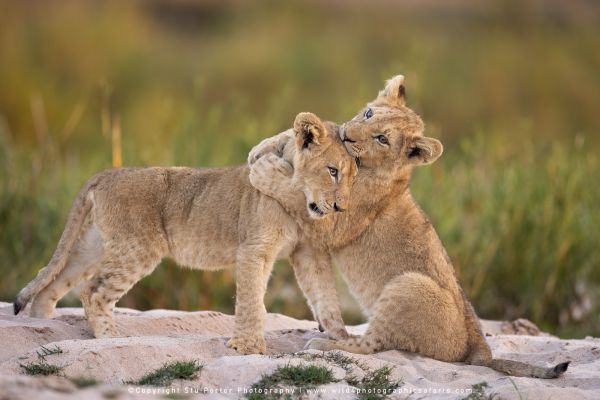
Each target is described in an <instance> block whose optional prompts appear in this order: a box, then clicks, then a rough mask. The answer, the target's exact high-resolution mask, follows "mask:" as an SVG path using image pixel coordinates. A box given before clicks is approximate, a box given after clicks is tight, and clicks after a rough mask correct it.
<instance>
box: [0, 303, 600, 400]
mask: <svg viewBox="0 0 600 400" xmlns="http://www.w3.org/2000/svg"><path fill="white" fill-rule="evenodd" d="M116 316H117V317H116V318H117V321H118V324H119V328H120V329H121V331H122V332H123V334H124V335H126V337H122V338H114V339H93V338H92V335H91V331H90V330H89V328H88V326H87V323H86V320H85V317H84V315H83V311H82V310H81V309H78V308H62V309H59V310H58V312H57V316H56V317H55V318H53V319H50V320H42V319H34V318H28V317H25V316H21V315H19V316H18V317H15V316H13V315H12V305H11V304H9V303H0V399H31V398H44V399H71V398H72V399H81V398H85V399H88V398H89V399H96V398H97V399H104V398H123V399H127V398H140V397H158V398H164V396H165V395H167V394H169V393H178V394H180V395H186V394H187V393H192V394H191V395H190V396H191V398H203V399H205V398H239V397H244V395H245V393H246V391H247V390H248V388H250V387H251V386H252V384H253V383H255V382H257V381H258V380H259V379H261V377H262V376H263V375H265V374H270V373H272V372H273V371H275V370H276V369H277V368H278V367H280V366H283V365H288V364H289V365H296V364H309V363H313V364H319V365H324V366H327V367H328V368H330V369H331V370H332V371H333V373H334V376H335V378H336V379H338V380H339V381H338V382H337V383H330V384H328V385H325V386H321V387H318V388H317V391H316V392H313V393H305V394H304V396H305V397H307V398H331V399H338V398H349V399H350V398H356V393H353V389H352V386H350V385H349V384H348V383H347V380H350V376H354V377H358V378H359V379H360V378H361V377H363V376H366V375H368V374H369V372H372V371H376V370H377V369H379V368H382V367H386V366H389V367H393V371H392V373H391V376H390V379H391V380H398V381H401V382H402V383H401V385H400V387H399V388H398V389H396V393H395V394H392V395H391V397H392V398H406V397H408V396H409V394H411V393H412V395H411V396H410V398H424V397H426V398H457V399H461V398H464V397H466V396H468V395H469V393H470V390H472V385H475V384H478V383H481V382H486V384H487V387H486V388H485V389H484V391H485V393H486V394H497V395H498V396H500V398H506V399H512V398H514V399H519V398H528V399H538V398H543V399H562V398H567V397H568V398H569V399H571V400H574V399H594V398H595V399H597V398H600V339H594V338H587V339H585V340H559V339H557V338H555V337H552V336H548V335H544V334H541V333H540V332H539V331H538V330H537V328H536V327H535V326H534V325H533V324H531V323H529V322H528V321H525V320H517V321H515V322H513V323H502V322H494V321H485V322H484V328H485V331H486V333H487V334H489V335H491V336H489V337H488V341H489V343H490V345H491V346H492V350H493V351H494V354H495V355H496V356H499V357H503V358H510V359H515V360H521V361H529V362H535V363H538V364H546V363H548V364H551V363H557V362H560V361H572V364H571V367H570V368H569V371H568V372H567V373H566V374H565V375H564V376H563V377H561V378H559V379H555V380H537V379H530V378H509V377H507V376H504V375H502V374H500V373H497V372H495V371H493V370H491V369H488V368H484V367H474V366H469V365H462V364H449V363H444V362H440V361H435V360H432V359H428V358H424V357H420V356H417V355H415V354H411V353H404V352H399V351H388V352H383V353H379V354H375V355H372V356H361V355H352V354H349V353H343V354H344V355H348V356H351V357H352V358H353V362H351V363H350V364H348V365H343V364H340V363H338V362H335V361H332V360H327V359H323V358H322V356H323V354H322V353H320V352H316V351H309V352H304V353H300V354H290V353H294V352H299V351H301V350H302V348H303V346H304V344H305V343H306V341H307V340H309V339H310V338H312V337H318V336H322V334H321V333H319V332H318V331H317V330H316V324H315V323H314V322H312V321H298V320H296V319H293V318H289V317H286V316H283V315H279V314H269V315H268V318H267V326H266V330H267V333H266V337H267V346H268V353H269V355H265V356H258V355H253V356H240V355H238V354H237V353H236V352H235V351H233V350H231V349H229V348H227V347H226V346H225V343H226V341H227V338H228V337H229V335H230V334H231V332H232V329H233V317H232V316H230V315H225V314H221V313H218V312H213V311H203V312H180V311H168V310H152V311H146V312H140V311H136V310H131V309H118V311H117V312H116ZM349 329H350V331H352V332H354V333H360V332H362V331H364V329H365V326H364V325H361V326H358V327H350V328H349ZM507 333H508V334H507ZM530 335H537V336H530ZM40 346H45V347H46V348H48V349H54V348H56V347H58V348H60V349H61V350H62V353H60V354H53V355H48V356H46V357H45V358H46V361H47V362H48V363H49V364H52V365H58V366H60V367H62V369H61V371H60V372H59V374H58V375H57V376H49V377H39V376H28V375H26V374H24V372H23V368H22V367H21V366H20V365H26V364H29V363H32V362H38V361H39V356H38V353H40V352H42V351H43V349H42V348H41V347H40ZM281 353H288V354H286V355H284V356H275V355H278V354H281ZM180 360H197V361H199V362H200V363H202V364H203V365H204V367H203V369H202V370H201V371H200V373H199V374H198V375H197V377H196V378H195V379H193V380H178V381H175V382H174V383H173V384H172V385H171V386H169V387H166V388H164V387H158V388H157V387H148V386H136V385H131V384H129V385H124V382H128V381H136V380H138V379H140V377H142V376H143V375H145V374H147V373H149V372H151V371H153V370H155V369H157V368H159V367H160V366H161V365H163V364H165V363H168V362H172V361H180ZM69 378H93V379H95V380H97V381H99V382H101V383H99V384H96V385H94V386H91V387H87V388H83V389H79V388H77V386H76V385H75V384H74V383H72V382H71V380H70V379H69ZM289 390H291V388H290V389H289ZM203 392H204V393H207V394H200V393H203ZM296 393H297V392H296Z"/></svg>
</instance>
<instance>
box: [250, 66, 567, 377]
mask: <svg viewBox="0 0 600 400" xmlns="http://www.w3.org/2000/svg"><path fill="white" fill-rule="evenodd" d="M403 80H404V78H403V77H402V76H397V77H394V78H393V79H391V80H390V81H388V82H387V84H386V86H385V88H384V89H383V90H382V91H381V92H380V93H379V96H378V97H377V98H376V99H375V100H374V101H372V102H371V103H369V104H368V106H367V108H366V109H364V110H362V111H361V112H360V113H359V114H358V115H357V116H356V117H355V118H354V119H352V120H351V121H349V122H347V123H345V124H344V125H343V126H341V127H339V132H340V135H341V137H342V139H344V140H345V142H344V143H345V145H346V148H347V150H348V152H349V153H350V154H351V155H352V156H354V157H356V158H358V159H359V161H360V168H359V173H358V175H357V178H356V181H355V184H354V186H353V188H352V192H351V195H350V197H351V199H352V206H351V207H350V208H349V209H348V211H347V212H346V213H343V214H336V215H334V216H333V218H331V219H328V220H326V221H316V222H310V223H309V222H308V221H306V220H305V218H304V217H303V216H302V215H301V214H300V213H298V212H296V213H295V215H296V216H297V217H298V218H299V220H300V221H301V226H302V234H303V239H302V242H303V245H302V248H304V249H310V250H305V251H304V252H303V254H302V256H301V257H298V258H297V259H296V260H294V262H293V266H294V269H295V271H296V276H297V277H298V280H299V283H300V286H301V287H302V288H303V291H304V293H305V295H306V296H307V298H308V301H309V304H310V305H311V308H312V309H313V311H314V312H315V314H316V318H317V319H318V320H319V321H320V322H321V323H322V324H323V325H324V327H325V328H326V329H327V330H330V329H334V330H335V331H336V332H339V330H340V329H341V326H343V321H342V320H341V317H340V315H341V314H340V312H339V303H338V301H337V299H335V291H334V290H333V289H332V285H326V284H324V283H323V282H322V281H323V280H330V279H332V278H331V272H330V271H329V269H330V268H329V267H325V261H324V260H327V259H328V255H327V254H330V255H331V256H332V257H333V259H334V260H335V261H336V263H337V265H338V266H339V268H340V269H341V271H342V273H343V275H344V278H345V279H346V282H347V283H348V285H349V287H350V290H351V291H352V293H353V294H354V296H355V298H356V299H357V300H358V302H359V303H360V304H361V306H362V307H363V309H364V310H365V312H366V314H367V315H368V316H369V328H368V330H367V332H366V333H365V335H364V336H362V337H359V338H348V339H345V340H330V339H313V340H312V341H310V342H309V344H308V347H309V348H312V349H320V350H332V349H342V350H346V351H351V352H356V353H372V352H377V351H383V350H390V349H400V350H408V351H412V352H417V353H420V354H423V355H426V356H428V357H432V358H435V359H438V360H442V361H450V362H455V361H465V362H469V363H472V364H476V365H486V366H490V367H492V368H495V369H497V370H500V371H503V372H505V373H509V374H512V375H527V376H536V377H543V378H550V377H556V376H558V375H560V373H562V372H564V370H566V366H567V364H559V365H558V366H556V367H555V368H543V367H534V366H530V365H527V364H524V363H519V362H514V361H506V360H498V359H492V354H491V351H490V348H489V346H488V344H487V343H486V341H485V338H484V336H483V334H482V332H481V328H480V325H479V320H478V318H477V316H476V314H475V312H474V311H473V308H472V306H471V304H470V303H469V301H468V300H467V298H466V296H465V295H464V293H463V291H462V289H461V287H460V285H459V284H458V282H457V278H456V276H455V273H454V268H453V266H452V264H451V262H450V260H449V258H448V256H447V255H446V251H445V249H444V247H443V245H442V243H441V242H440V240H439V238H438V236H437V234H436V232H435V229H434V228H433V226H432V225H431V223H430V222H429V220H428V218H427V217H426V215H425V214H424V213H423V211H421V209H420V208H419V206H418V205H417V204H416V202H415V201H414V199H413V197H412V195H411V193H410V187H409V181H410V177H411V173H412V169H413V167H414V166H417V165H422V164H429V163H431V162H434V161H435V160H436V159H437V158H438V157H439V156H440V155H441V153H442V145H441V143H440V142H439V141H437V140H435V139H431V138H427V137H424V136H423V130H424V125H423V122H422V120H421V118H419V116H418V115H417V114H415V113H414V112H413V111H412V110H411V109H409V108H407V107H406V106H405V96H404V87H403ZM368 110H370V111H368ZM367 111H368V113H367ZM370 113H372V116H370V117H369V114H370ZM380 135H385V137H386V140H384V142H383V143H382V141H381V140H380V138H379V136H380ZM289 138H290V132H284V133H282V134H280V135H279V136H278V137H275V138H272V139H270V140H266V141H263V142H262V143H261V144H260V145H259V146H257V147H256V148H255V149H253V151H252V152H251V154H250V157H249V161H250V162H251V163H252V170H251V174H250V181H251V182H252V184H253V185H254V186H255V187H256V188H258V189H259V190H261V191H262V192H263V193H265V194H268V195H270V196H273V197H275V198H276V199H278V200H279V201H280V202H281V203H282V204H283V205H284V206H285V207H286V208H287V209H288V210H289V211H290V213H294V210H295V209H299V208H300V207H301V204H302V203H303V201H304V200H303V199H302V198H301V196H299V195H298V194H297V191H296V190H294V187H295V185H294V182H293V180H290V179H289V178H287V176H288V175H289V172H288V173H287V174H286V171H285V169H282V168H281V164H282V163H284V161H283V160H282V159H281V158H279V157H278V156H282V157H288V158H289V157H290V154H289V153H290V152H292V148H291V147H290V146H289V145H286V144H285V143H286V141H288V142H289ZM382 140H383V139H382ZM386 142H387V143H386ZM286 149H288V150H287V152H286ZM269 152H273V154H269ZM302 221H304V222H302ZM306 242H308V243H310V244H311V246H307V245H306V244H305V243H306ZM314 260H321V261H319V262H316V261H314ZM315 264H317V265H318V267H315ZM305 270H306V271H309V272H306V271H305ZM325 271H326V272H325ZM332 290H333V292H332ZM324 291H329V292H327V293H324ZM332 299H333V300H332ZM332 318H333V319H335V320H333V321H332V320H331V319H332ZM325 320H327V321H325ZM325 322H327V323H325Z"/></svg>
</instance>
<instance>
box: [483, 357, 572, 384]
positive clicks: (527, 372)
mask: <svg viewBox="0 0 600 400" xmlns="http://www.w3.org/2000/svg"><path fill="white" fill-rule="evenodd" d="M569 363H570V362H569V361H567V362H563V363H560V364H557V365H555V366H554V367H539V366H535V365H531V364H527V363H524V362H520V361H513V360H504V359H502V358H492V359H489V360H482V361H480V362H473V363H472V364H474V365H481V366H484V367H489V368H492V369H495V370H496V371H500V372H503V373H505V374H507V375H511V376H527V377H531V378H542V379H553V378H558V377H559V376H561V375H562V374H563V372H565V371H566V370H567V368H568V367H569Z"/></svg>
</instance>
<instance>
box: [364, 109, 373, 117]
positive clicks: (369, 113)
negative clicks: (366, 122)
mask: <svg viewBox="0 0 600 400" xmlns="http://www.w3.org/2000/svg"><path fill="white" fill-rule="evenodd" d="M372 116H373V109H372V108H367V111H365V118H366V119H369V118H371V117H372Z"/></svg>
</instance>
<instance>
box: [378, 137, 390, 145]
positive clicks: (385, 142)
mask: <svg viewBox="0 0 600 400" xmlns="http://www.w3.org/2000/svg"><path fill="white" fill-rule="evenodd" d="M375 139H377V141H378V142H379V143H381V144H390V141H389V139H388V138H387V136H385V135H378V136H375Z"/></svg>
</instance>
